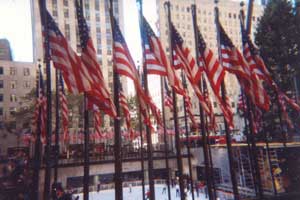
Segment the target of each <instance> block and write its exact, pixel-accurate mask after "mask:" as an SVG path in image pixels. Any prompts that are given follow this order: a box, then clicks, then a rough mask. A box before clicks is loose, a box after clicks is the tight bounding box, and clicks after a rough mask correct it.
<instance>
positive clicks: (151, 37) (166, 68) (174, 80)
mask: <svg viewBox="0 0 300 200" xmlns="http://www.w3.org/2000/svg"><path fill="white" fill-rule="evenodd" d="M142 22H143V30H144V34H143V39H144V40H145V44H146V53H147V55H148V57H149V58H147V56H146V64H147V73H154V72H155V71H154V70H152V69H151V68H150V67H151V66H152V63H155V66H156V68H157V69H158V70H156V71H157V72H158V71H159V73H157V74H159V75H162V76H167V78H168V81H169V84H170V85H171V86H172V87H173V88H174V90H175V92H176V93H178V94H180V95H184V89H183V86H182V83H181V81H180V80H179V78H178V77H177V75H176V73H175V71H174V69H173V68H172V67H171V65H170V63H169V60H168V59H167V56H166V54H165V52H164V50H163V47H162V44H161V42H160V40H159V38H158V37H157V36H156V35H155V34H154V32H153V30H152V28H151V27H150V25H149V23H148V22H147V20H146V19H145V18H144V17H142ZM147 46H148V47H147ZM150 58H151V59H150Z"/></svg>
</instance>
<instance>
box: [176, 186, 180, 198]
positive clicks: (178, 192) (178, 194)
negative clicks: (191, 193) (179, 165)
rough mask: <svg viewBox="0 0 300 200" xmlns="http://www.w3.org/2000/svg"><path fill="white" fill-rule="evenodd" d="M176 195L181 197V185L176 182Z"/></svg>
mask: <svg viewBox="0 0 300 200" xmlns="http://www.w3.org/2000/svg"><path fill="white" fill-rule="evenodd" d="M176 197H180V190H179V185H177V184H176Z"/></svg>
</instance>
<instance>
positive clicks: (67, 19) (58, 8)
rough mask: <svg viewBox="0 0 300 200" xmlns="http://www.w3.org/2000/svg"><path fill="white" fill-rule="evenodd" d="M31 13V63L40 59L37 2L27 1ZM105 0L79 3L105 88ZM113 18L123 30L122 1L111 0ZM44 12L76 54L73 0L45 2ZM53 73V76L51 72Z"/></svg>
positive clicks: (108, 62)
mask: <svg viewBox="0 0 300 200" xmlns="http://www.w3.org/2000/svg"><path fill="white" fill-rule="evenodd" d="M31 3H32V9H33V12H34V21H35V23H34V24H35V25H34V27H33V28H34V29H35V30H36V31H34V34H35V35H34V38H35V45H34V46H35V47H36V49H35V60H37V59H39V58H42V35H41V23H40V14H39V5H38V1H34V0H32V1H31ZM108 8H109V1H108V0H93V1H91V0H83V9H84V15H85V18H86V20H87V24H88V26H89V28H90V35H91V38H92V40H93V44H94V47H95V49H96V52H97V59H98V62H99V63H100V66H101V70H102V72H103V76H104V78H105V81H106V85H107V86H108V88H110V89H111V91H112V88H113V67H112V32H111V23H110V13H109V9H108ZM113 8H114V16H115V17H116V19H117V21H118V22H119V25H120V28H121V30H123V27H124V21H123V17H122V16H123V1H122V0H114V1H113ZM47 9H48V11H49V12H50V14H51V15H52V16H53V18H54V20H55V21H56V22H57V24H58V27H59V29H60V30H61V31H62V33H63V34H64V36H65V37H66V38H67V39H68V41H69V42H70V44H71V47H72V48H73V49H74V50H75V51H77V53H78V54H80V37H79V33H78V26H77V18H76V8H75V4H74V1H73V0H51V1H47ZM53 74H54V73H53ZM121 81H122V85H123V90H124V91H125V92H127V82H126V79H122V80H121ZM104 123H105V126H109V117H108V116H105V120H104Z"/></svg>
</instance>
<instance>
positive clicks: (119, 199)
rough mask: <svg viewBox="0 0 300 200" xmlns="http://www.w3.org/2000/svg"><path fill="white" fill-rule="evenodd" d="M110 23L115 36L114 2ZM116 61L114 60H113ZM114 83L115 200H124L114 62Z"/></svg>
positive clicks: (117, 94) (111, 4) (117, 86)
mask: <svg viewBox="0 0 300 200" xmlns="http://www.w3.org/2000/svg"><path fill="white" fill-rule="evenodd" d="M110 22H111V32H112V34H114V20H113V0H110ZM113 61H114V58H113ZM113 65H114V67H113V70H114V74H113V82H114V104H115V106H116V112H117V117H116V118H115V119H114V131H115V144H114V155H115V176H114V180H115V199H116V200H123V175H122V146H121V145H122V137H121V131H120V130H121V124H120V102H119V84H118V83H119V75H118V73H117V72H116V67H115V61H114V62H113Z"/></svg>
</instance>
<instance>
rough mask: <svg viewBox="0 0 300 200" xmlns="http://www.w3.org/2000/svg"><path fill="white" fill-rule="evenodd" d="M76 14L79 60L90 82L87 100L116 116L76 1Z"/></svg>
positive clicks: (84, 21) (81, 10)
mask: <svg viewBox="0 0 300 200" xmlns="http://www.w3.org/2000/svg"><path fill="white" fill-rule="evenodd" d="M75 2H76V12H77V20H78V27H79V35H80V41H81V48H82V52H81V60H82V63H83V64H84V65H83V66H84V68H83V69H84V70H85V71H86V74H87V75H88V76H89V80H91V81H92V90H91V91H89V92H88V93H87V94H88V99H89V101H92V102H93V103H94V104H95V105H97V106H98V107H99V108H100V109H102V110H103V111H104V112H106V114H109V115H110V116H112V117H115V116H116V109H115V106H114V104H113V101H112V99H111V96H110V94H109V91H108V88H107V86H106V84H105V81H104V77H103V74H102V71H101V67H100V65H99V63H98V61H97V54H96V51H95V48H94V45H93V41H92V38H91V37H90V36H89V27H88V25H87V23H86V20H85V18H84V16H83V9H81V7H80V6H79V3H78V1H77V0H76V1H75Z"/></svg>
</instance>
